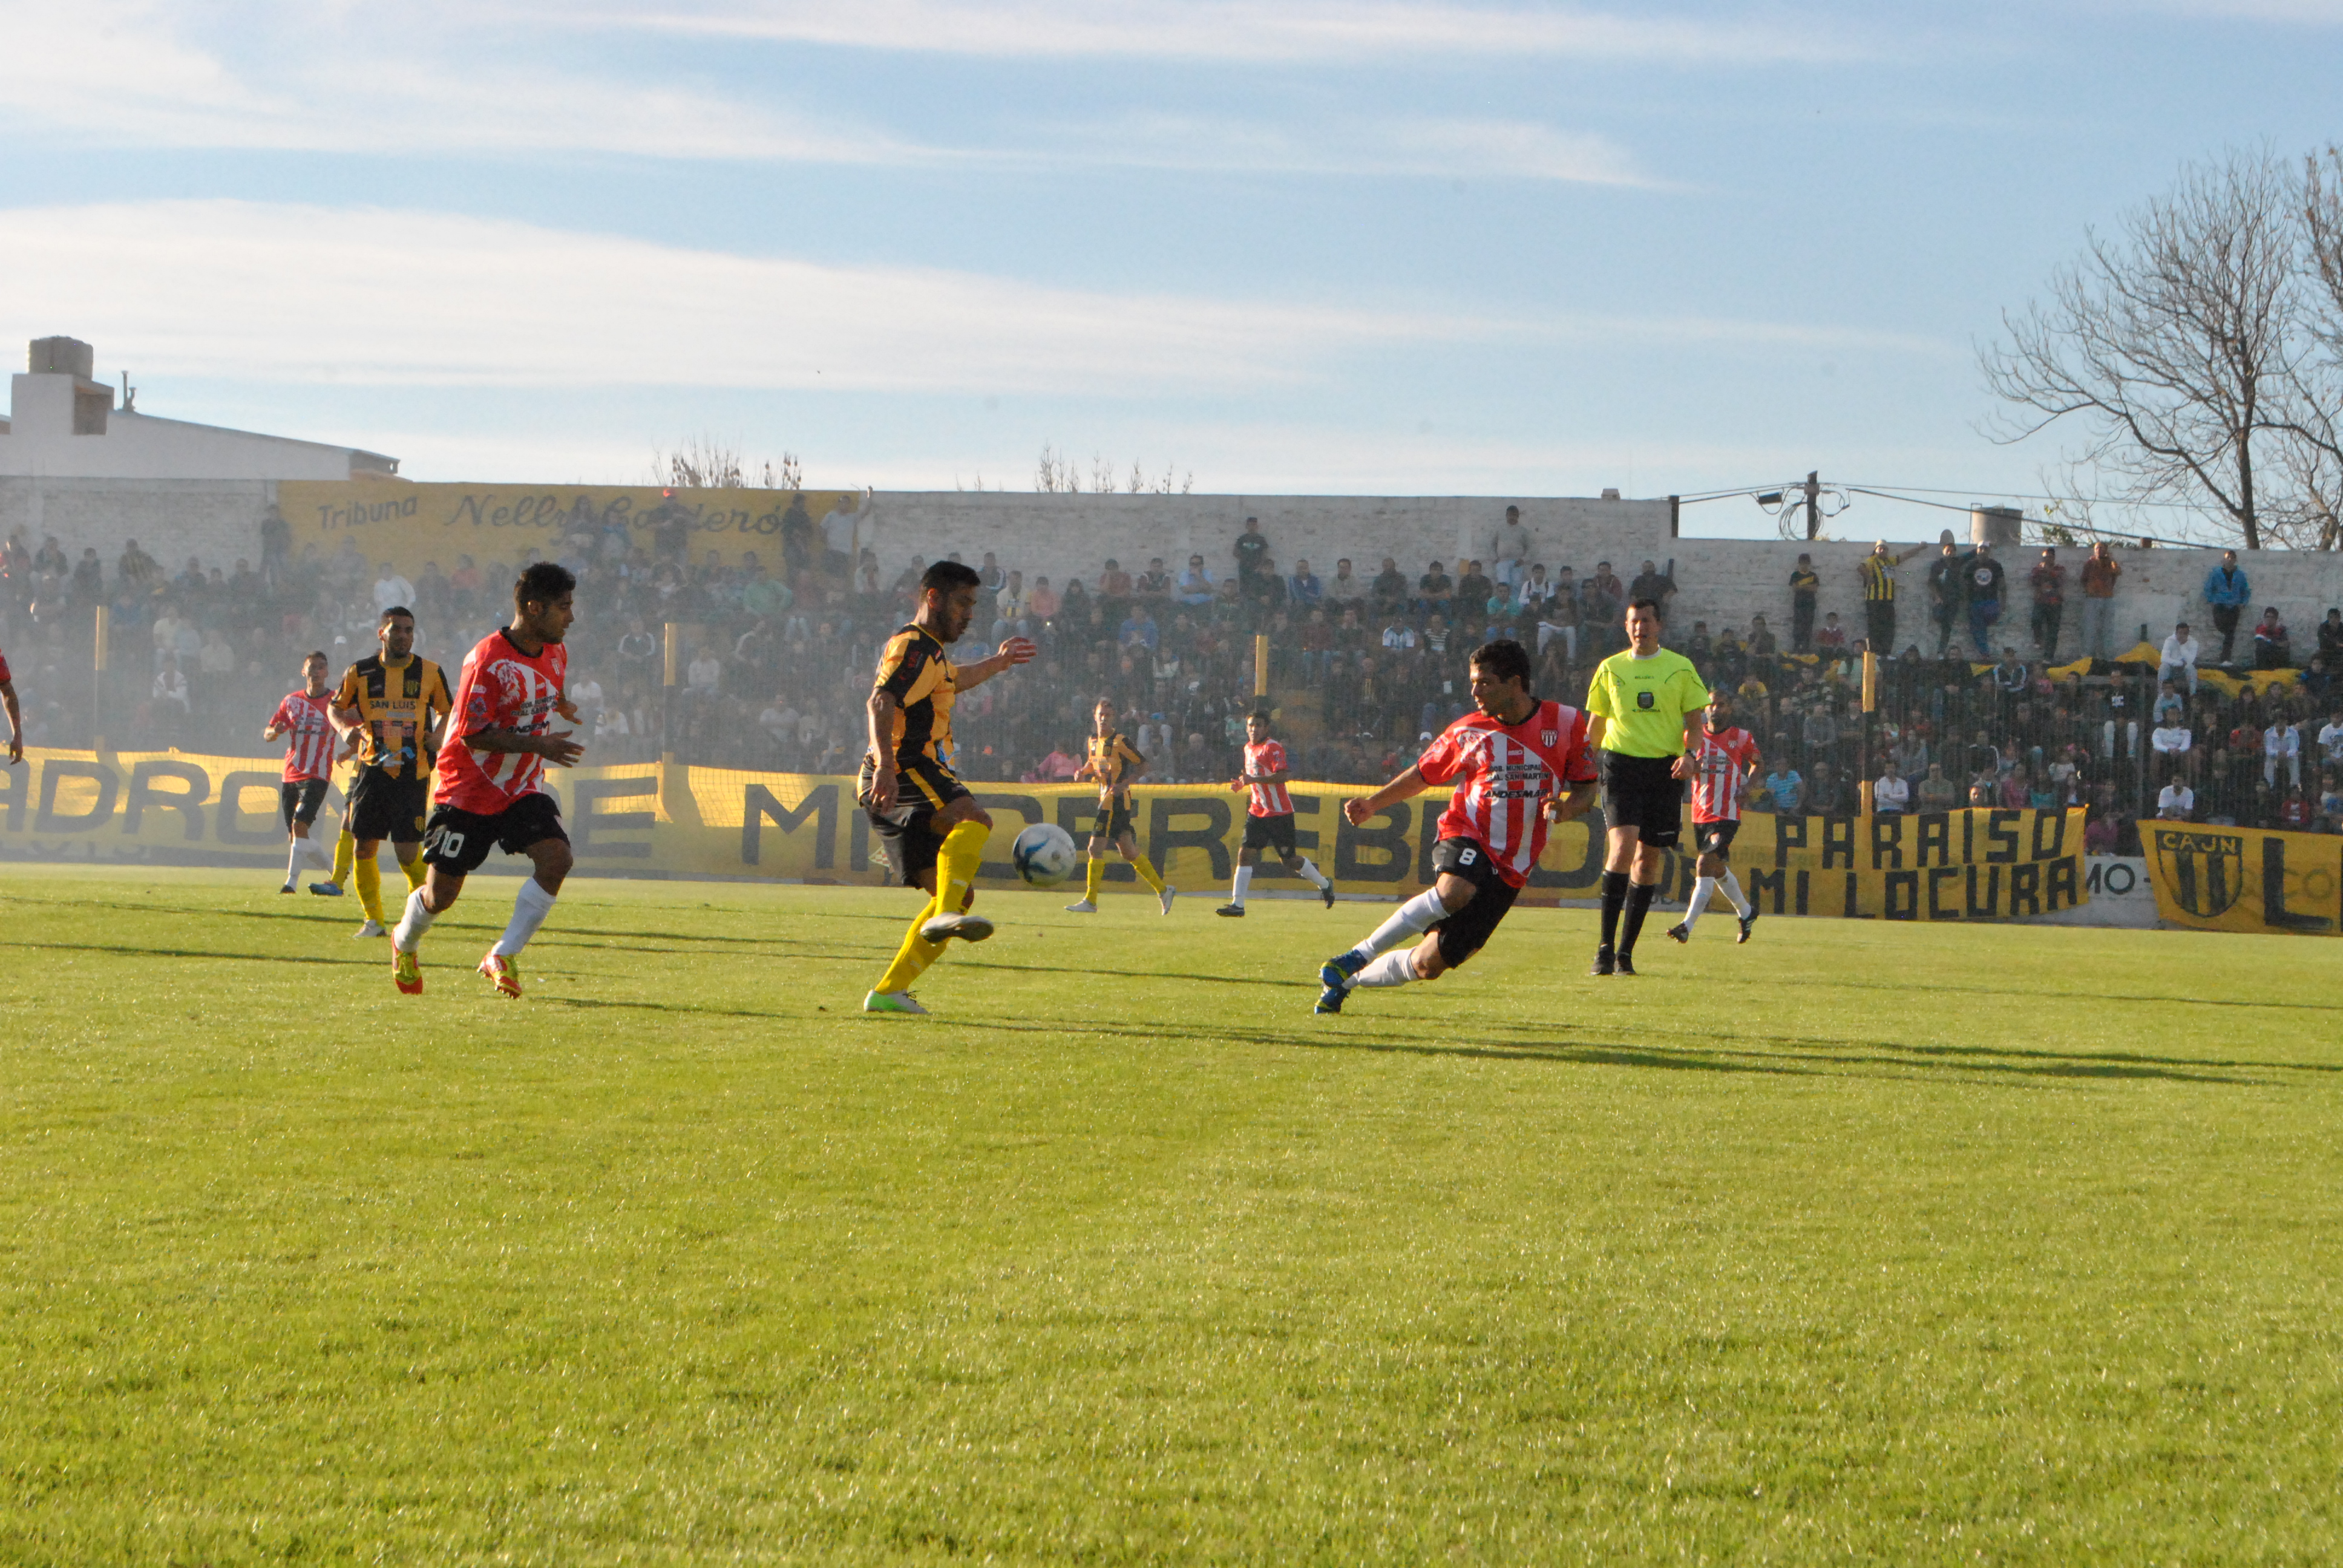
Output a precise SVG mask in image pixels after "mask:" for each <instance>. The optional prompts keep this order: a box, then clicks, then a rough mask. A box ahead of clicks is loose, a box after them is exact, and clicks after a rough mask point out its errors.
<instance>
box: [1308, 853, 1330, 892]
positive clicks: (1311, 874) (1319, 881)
mask: <svg viewBox="0 0 2343 1568" xmlns="http://www.w3.org/2000/svg"><path fill="white" fill-rule="evenodd" d="M1302 880H1303V881H1305V882H1307V883H1309V884H1310V885H1311V886H1312V887H1313V888H1328V887H1332V886H1333V884H1332V883H1331V882H1329V881H1328V880H1327V879H1326V874H1325V873H1324V872H1322V871H1321V870H1320V869H1318V868H1317V867H1315V866H1313V865H1312V864H1311V863H1310V857H1309V856H1307V855H1304V856H1303V857H1302Z"/></svg>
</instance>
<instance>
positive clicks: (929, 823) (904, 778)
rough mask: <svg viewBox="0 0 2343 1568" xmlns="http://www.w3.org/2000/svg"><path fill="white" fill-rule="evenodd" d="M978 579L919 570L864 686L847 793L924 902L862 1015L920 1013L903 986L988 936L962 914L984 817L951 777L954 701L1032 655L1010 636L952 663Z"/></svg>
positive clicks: (957, 570) (967, 573) (986, 827)
mask: <svg viewBox="0 0 2343 1568" xmlns="http://www.w3.org/2000/svg"><path fill="white" fill-rule="evenodd" d="M982 580H983V579H982V578H979V577H978V576H977V574H976V568H973V567H969V566H963V565H961V564H960V562H958V561H938V562H936V563H935V564H934V565H933V566H931V567H930V568H928V569H927V570H926V571H925V572H924V573H922V574H921V575H920V608H919V613H918V614H916V615H914V616H913V617H912V618H911V622H910V625H909V626H906V627H904V628H902V629H901V630H900V631H898V632H897V633H896V634H895V635H894V636H893V637H890V638H888V639H887V646H886V647H885V648H882V649H880V654H879V673H878V678H877V680H876V681H875V682H874V683H873V684H872V686H871V689H870V751H869V752H868V753H867V754H866V755H865V756H864V757H863V759H862V772H861V777H860V779H859V780H858V781H857V784H856V787H855V793H856V794H857V795H858V796H860V798H861V800H862V805H863V809H865V810H866V811H868V812H869V813H870V825H871V827H872V828H873V829H876V830H877V832H878V834H879V843H880V848H881V849H884V850H885V851H886V855H887V866H888V869H890V870H891V871H892V872H893V873H894V874H895V877H896V879H898V880H900V882H901V883H902V885H903V886H905V887H907V888H918V889H920V890H922V891H924V892H926V893H927V894H928V895H929V899H928V902H927V904H926V905H925V906H924V907H922V908H921V910H920V912H919V914H917V915H916V916H914V917H913V918H912V920H911V929H910V930H908V931H906V932H905V933H904V935H903V945H902V947H901V949H900V950H898V951H897V953H896V954H895V961H894V962H892V963H890V964H889V965H888V966H887V972H886V973H884V974H882V975H880V977H879V983H878V984H877V985H876V986H875V987H873V988H872V989H871V990H870V994H869V995H868V996H865V997H864V998H863V999H862V1010H863V1011H865V1012H908V1013H915V1014H923V1013H925V1012H926V1011H927V1009H926V1008H923V1007H921V1006H920V1004H919V1002H918V1000H916V999H915V998H913V996H912V995H911V982H912V981H913V980H917V979H919V978H920V975H921V974H922V973H924V972H925V971H926V970H927V968H928V966H929V965H930V964H931V963H934V962H935V961H936V960H938V959H940V958H941V957H942V956H943V950H944V949H943V945H944V943H946V942H947V941H950V940H951V939H952V938H954V937H958V938H960V940H962V941H970V942H980V941H982V940H984V939H985V938H987V937H989V936H990V935H991V934H992V922H991V921H990V920H986V919H984V918H983V917H982V916H980V915H971V914H970V913H969V912H968V907H969V905H970V904H971V903H973V902H974V901H975V900H976V871H977V868H978V866H979V865H980V864H981V863H982V862H983V859H984V842H985V840H986V839H989V838H990V837H991V835H992V819H991V817H990V816H989V815H987V814H986V812H985V810H984V809H983V808H982V807H980V806H979V805H978V804H977V803H976V797H975V796H973V795H971V794H970V793H969V791H968V786H967V785H965V784H962V783H961V782H960V779H958V778H957V777H956V776H955V775H954V774H953V772H952V769H951V710H952V702H953V700H954V699H955V698H956V697H957V696H958V694H959V693H960V692H962V691H967V690H970V689H972V688H975V687H978V686H981V685H983V684H984V683H985V682H986V681H988V680H990V679H991V678H993V677H994V676H996V675H999V674H1000V673H1001V671H1002V670H1004V669H1009V668H1012V667H1014V666H1016V665H1020V664H1023V663H1025V662H1026V661H1027V660H1029V659H1031V658H1032V657H1033V656H1034V655H1035V654H1036V653H1038V652H1040V651H1041V650H1040V649H1039V648H1035V647H1034V645H1033V644H1032V643H1031V641H1030V640H1028V639H1027V638H1021V637H1012V638H1010V639H1009V640H1008V641H1006V642H1004V643H1002V644H1001V648H1000V650H999V651H998V652H996V653H994V654H993V656H992V657H991V658H980V659H979V660H977V661H976V662H975V663H974V664H963V665H955V664H953V663H952V661H951V658H950V655H948V654H947V653H945V651H944V650H945V649H946V648H950V646H951V645H952V644H953V643H956V642H958V641H959V640H960V636H961V634H962V633H964V632H966V631H967V630H968V623H969V620H970V618H971V617H972V616H974V615H975V613H976V590H977V587H978V585H979V584H980V582H981V581H982Z"/></svg>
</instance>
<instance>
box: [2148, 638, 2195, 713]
mask: <svg viewBox="0 0 2343 1568" xmlns="http://www.w3.org/2000/svg"><path fill="white" fill-rule="evenodd" d="M2156 678H2157V679H2158V680H2169V681H2173V682H2175V683H2176V684H2178V685H2181V686H2186V687H2187V689H2188V695H2189V696H2191V697H2194V696H2196V695H2197V639H2196V638H2193V637H2191V636H2189V635H2188V623H2187V621H2185V620H2184V621H2182V622H2181V623H2180V624H2179V625H2177V626H2176V627H2174V628H2172V635H2171V636H2170V637H2167V638H2165V639H2164V661H2163V662H2162V663H2161V664H2159V665H2158V666H2157V670H2156Z"/></svg>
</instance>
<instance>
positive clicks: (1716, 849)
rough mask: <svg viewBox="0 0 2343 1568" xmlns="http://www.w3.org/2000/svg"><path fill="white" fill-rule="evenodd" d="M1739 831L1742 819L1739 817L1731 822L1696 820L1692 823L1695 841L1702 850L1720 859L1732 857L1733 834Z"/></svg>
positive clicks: (1705, 853)
mask: <svg viewBox="0 0 2343 1568" xmlns="http://www.w3.org/2000/svg"><path fill="white" fill-rule="evenodd" d="M1739 831H1741V819H1740V818H1738V817H1735V819H1733V820H1732V821H1730V822H1694V824H1693V825H1692V837H1693V842H1694V843H1695V844H1698V845H1699V846H1700V852H1701V853H1702V854H1704V855H1714V856H1715V857H1716V858H1717V859H1720V860H1724V859H1731V858H1732V855H1733V836H1734V835H1735V833H1738V832H1739Z"/></svg>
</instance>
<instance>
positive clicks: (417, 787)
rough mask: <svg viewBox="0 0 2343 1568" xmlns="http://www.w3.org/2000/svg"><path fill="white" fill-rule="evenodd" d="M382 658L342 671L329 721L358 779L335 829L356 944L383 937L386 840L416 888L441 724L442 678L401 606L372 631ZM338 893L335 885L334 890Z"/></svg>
mask: <svg viewBox="0 0 2343 1568" xmlns="http://www.w3.org/2000/svg"><path fill="white" fill-rule="evenodd" d="M375 638H376V640H377V642H379V643H380V644H381V645H382V648H381V651H380V652H378V653H370V654H368V655H367V657H366V658H362V659H359V660H358V661H357V663H356V664H353V665H352V666H350V668H348V669H347V670H346V671H344V672H343V675H342V689H341V690H339V691H338V692H337V693H335V695H334V718H335V719H337V720H338V721H339V722H340V723H342V724H343V725H345V726H347V728H349V729H354V730H356V731H357V737H358V770H357V780H356V782H354V783H353V784H352V785H351V786H350V789H349V794H348V797H347V799H348V805H347V809H345V810H344V811H343V813H342V822H343V825H344V826H345V827H347V829H349V832H350V835H351V837H352V838H353V839H355V840H356V843H355V845H354V846H353V849H354V851H355V853H356V855H357V885H358V905H359V907H360V908H361V909H363V910H365V911H366V922H365V923H364V924H363V925H361V926H359V927H358V929H357V935H358V936H360V937H378V936H382V935H384V934H385V931H384V926H383V920H382V863H381V861H380V860H379V859H377V855H378V854H379V852H380V851H381V849H382V841H383V840H384V839H389V840H390V849H391V853H392V854H394V855H396V856H397V858H398V869H400V870H402V871H404V872H406V873H407V891H408V892H409V893H410V894H411V893H412V892H413V891H414V890H416V889H417V888H419V887H421V886H422V885H423V859H422V856H421V854H420V850H421V849H422V848H423V814H424V812H425V810H426V809H428V807H429V805H430V800H431V753H432V751H433V750H434V749H436V748H437V746H438V744H439V739H440V737H439V727H440V725H441V723H442V722H443V721H444V720H445V719H447V709H448V697H447V676H445V675H444V674H442V673H441V672H440V669H439V667H438V666H437V664H434V663H433V662H432V661H431V660H429V659H427V658H422V657H421V656H419V655H418V654H417V653H416V651H415V616H414V613H413V612H412V611H410V610H409V609H408V608H407V607H406V606H405V605H393V606H391V607H390V608H388V609H386V610H384V611H383V612H382V619H381V621H380V622H379V623H378V624H377V626H376V628H375ZM334 885H336V886H337V887H338V886H339V883H338V882H337V883H336V884H334Z"/></svg>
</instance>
